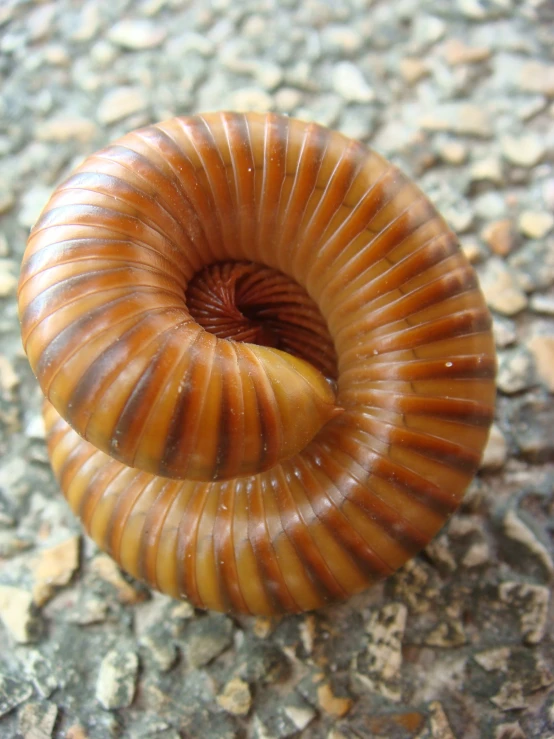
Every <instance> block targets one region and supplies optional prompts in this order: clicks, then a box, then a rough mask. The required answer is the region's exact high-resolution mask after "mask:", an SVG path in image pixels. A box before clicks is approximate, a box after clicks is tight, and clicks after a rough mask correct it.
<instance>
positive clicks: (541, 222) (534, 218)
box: [518, 210, 554, 239]
mask: <svg viewBox="0 0 554 739" xmlns="http://www.w3.org/2000/svg"><path fill="white" fill-rule="evenodd" d="M518 225H519V230H520V231H521V233H522V234H523V235H524V236H527V237H528V238H529V239H543V238H544V237H545V236H546V235H547V233H549V231H550V230H551V229H552V227H554V216H553V215H552V214H551V213H547V212H546V211H533V210H526V211H524V212H523V213H522V214H521V215H520V217H519V221H518Z"/></svg>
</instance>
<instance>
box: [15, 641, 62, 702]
mask: <svg viewBox="0 0 554 739" xmlns="http://www.w3.org/2000/svg"><path fill="white" fill-rule="evenodd" d="M23 662H24V670H25V674H26V675H27V676H28V677H29V679H30V680H31V681H32V683H33V685H34V686H35V688H36V691H37V693H38V694H39V695H40V697H41V698H50V696H51V695H52V693H53V692H54V691H55V690H56V689H57V688H59V686H60V684H59V682H58V679H57V678H56V676H55V673H54V670H53V668H52V664H51V663H50V662H49V661H48V660H47V659H46V657H44V655H42V654H41V653H40V652H39V651H38V650H37V649H27V650H26V651H25V655H24V658H23Z"/></svg>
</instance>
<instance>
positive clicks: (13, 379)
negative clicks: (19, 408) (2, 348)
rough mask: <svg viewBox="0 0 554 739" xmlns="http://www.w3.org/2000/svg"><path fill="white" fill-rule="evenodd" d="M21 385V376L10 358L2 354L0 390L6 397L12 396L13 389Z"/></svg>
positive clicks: (0, 357)
mask: <svg viewBox="0 0 554 739" xmlns="http://www.w3.org/2000/svg"><path fill="white" fill-rule="evenodd" d="M18 385H19V377H18V376H17V373H16V371H15V370H14V368H13V365H12V363H11V362H10V360H9V359H8V358H7V357H6V356H4V355H3V354H0V390H1V391H2V394H3V395H5V396H6V397H11V396H12V393H13V391H14V390H15V389H16V387H17V386H18Z"/></svg>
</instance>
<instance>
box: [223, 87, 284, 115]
mask: <svg viewBox="0 0 554 739" xmlns="http://www.w3.org/2000/svg"><path fill="white" fill-rule="evenodd" d="M229 100H230V107H231V109H232V110H237V111H240V112H243V111H244V112H250V111H252V112H254V113H266V112H267V111H268V110H273V98H272V97H271V95H269V94H268V93H267V92H266V91H265V90H263V89H262V88H261V87H242V88H240V89H238V90H234V91H233V92H231V93H230V95H229Z"/></svg>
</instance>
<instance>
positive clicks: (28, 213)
mask: <svg viewBox="0 0 554 739" xmlns="http://www.w3.org/2000/svg"><path fill="white" fill-rule="evenodd" d="M51 194H52V188H51V187H47V186H46V185H40V184H37V185H31V187H29V188H27V189H26V190H25V191H24V193H23V195H22V196H21V207H20V209H19V213H18V216H17V220H18V223H19V225H20V226H23V227H24V228H31V227H32V226H34V225H35V222H36V221H37V219H38V217H39V215H40V214H41V212H42V209H43V208H44V206H45V205H46V203H47V202H48V199H49V198H50V195H51Z"/></svg>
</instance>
